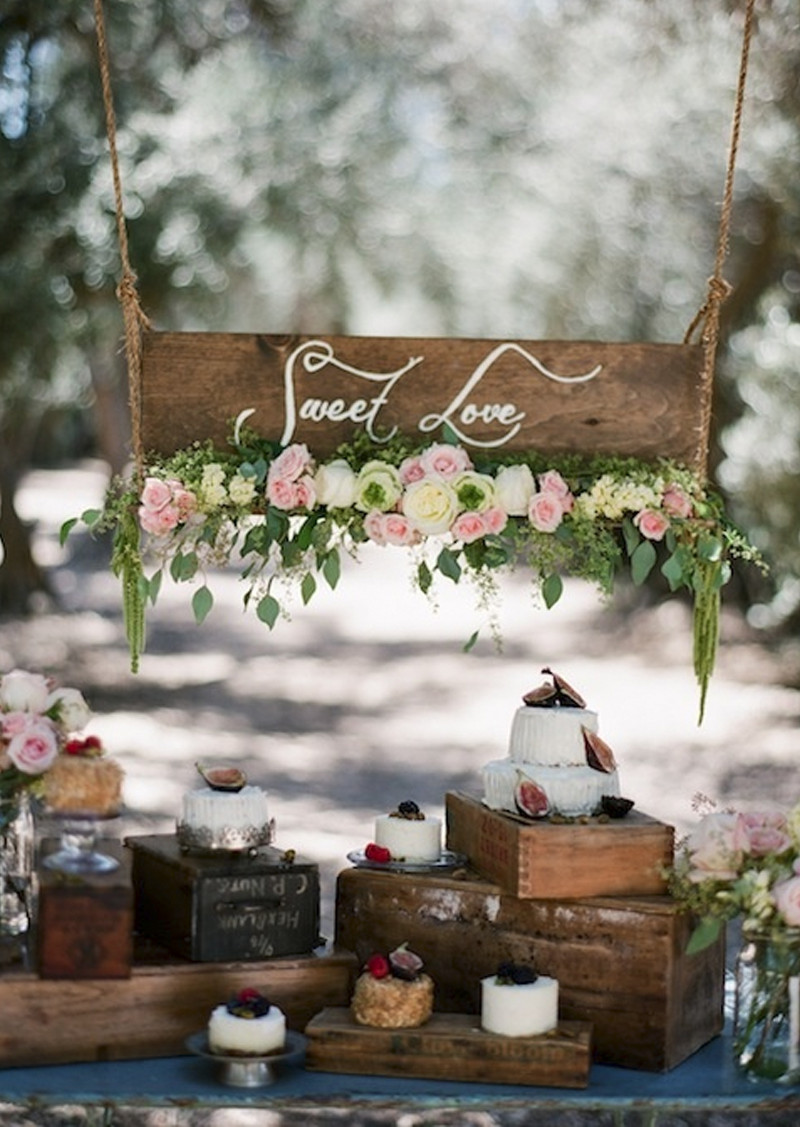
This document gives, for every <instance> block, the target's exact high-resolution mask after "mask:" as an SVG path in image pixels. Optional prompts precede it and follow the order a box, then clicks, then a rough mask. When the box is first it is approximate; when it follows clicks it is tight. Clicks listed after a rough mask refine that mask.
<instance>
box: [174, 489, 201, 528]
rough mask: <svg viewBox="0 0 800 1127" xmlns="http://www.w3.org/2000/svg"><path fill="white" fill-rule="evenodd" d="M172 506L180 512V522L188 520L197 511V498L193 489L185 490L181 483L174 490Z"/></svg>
mask: <svg viewBox="0 0 800 1127" xmlns="http://www.w3.org/2000/svg"><path fill="white" fill-rule="evenodd" d="M172 504H173V505H174V506H175V508H176V509H177V510H178V520H181V521H184V520H188V519H189V517H190V516H191V515H192V513H193V512H195V511H196V509H197V498H196V497H195V495H194V493H192V491H191V489H184V488H183V486H182V485H181V484H180V482H176V483H175V488H174V489H173V490H172Z"/></svg>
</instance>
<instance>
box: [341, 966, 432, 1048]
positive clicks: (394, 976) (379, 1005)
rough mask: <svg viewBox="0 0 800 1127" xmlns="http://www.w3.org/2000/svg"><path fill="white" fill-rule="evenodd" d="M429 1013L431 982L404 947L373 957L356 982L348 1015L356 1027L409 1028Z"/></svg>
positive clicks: (426, 1018)
mask: <svg viewBox="0 0 800 1127" xmlns="http://www.w3.org/2000/svg"><path fill="white" fill-rule="evenodd" d="M432 1011H433V980H432V979H431V977H430V976H429V975H427V974H424V973H423V972H422V960H421V959H420V957H419V956H418V955H415V954H414V952H413V951H409V950H408V948H407V947H406V946H405V945H404V946H402V947H398V948H397V949H396V950H395V951H392V952H391V954H389V955H380V954H377V955H373V956H372V957H371V958H370V959H369V960H368V961H367V965H366V967H365V968H364V971H363V972H362V973H361V974H360V975H359V976H358V978H357V979H356V984H355V989H354V991H353V999H352V1003H351V1012H352V1014H353V1018H354V1020H355V1021H357V1022H358V1024H359V1025H369V1026H373V1027H374V1028H378V1029H413V1028H415V1027H416V1026H419V1025H424V1024H425V1022H426V1021H427V1020H428V1018H429V1017H430V1016H431V1013H432Z"/></svg>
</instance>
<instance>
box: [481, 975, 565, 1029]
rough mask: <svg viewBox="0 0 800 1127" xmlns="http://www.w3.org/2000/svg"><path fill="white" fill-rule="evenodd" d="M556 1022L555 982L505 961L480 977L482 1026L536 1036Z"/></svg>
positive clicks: (556, 991) (556, 985)
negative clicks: (493, 971) (495, 970)
mask: <svg viewBox="0 0 800 1127" xmlns="http://www.w3.org/2000/svg"><path fill="white" fill-rule="evenodd" d="M557 1025H558V982H557V981H556V979H555V978H548V977H547V976H546V975H537V974H535V973H534V972H533V971H530V970H529V968H527V967H517V966H514V965H513V964H505V965H503V966H501V967H500V968H499V969H498V972H497V974H493V975H490V976H489V977H488V978H483V979H481V1028H482V1029H485V1030H486V1032H487V1033H499V1034H501V1035H502V1036H504V1037H536V1036H539V1035H540V1034H542V1033H549V1032H550V1031H551V1030H553V1029H555V1028H556V1026H557Z"/></svg>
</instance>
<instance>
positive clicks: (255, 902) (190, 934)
mask: <svg viewBox="0 0 800 1127" xmlns="http://www.w3.org/2000/svg"><path fill="white" fill-rule="evenodd" d="M125 843H126V845H128V846H129V848H130V849H131V851H132V853H133V887H134V894H135V903H136V930H137V931H139V932H140V933H141V934H142V935H146V936H147V937H148V938H150V939H152V940H154V941H155V942H156V943H160V944H162V945H163V946H164V947H166V948H168V950H170V951H172V952H173V953H174V954H176V955H182V956H183V957H185V958H188V959H197V960H198V961H200V962H230V961H233V960H244V959H253V960H256V961H257V960H259V959H266V958H277V957H280V956H286V955H302V954H308V953H309V952H311V951H313V950H314V948H315V947H317V946H319V945H320V943H321V942H322V941H321V939H320V935H319V867H318V866H317V865H316V864H313V863H312V862H310V861H304V860H303V859H302V858H301V857H295V859H294V860H293V861H292V863H291V864H285V863H283V862H282V861H281V859H280V858H281V854H280V853H279V851H278V850H276V849H262V850H258V852H257V853H256V854H255V856H253V857H250V856H247V854H244V853H242V854H239V853H229V852H219V853H215V854H208V855H196V854H191V853H184V852H183V851H182V850H181V848H180V846H179V844H178V840H177V838H176V836H175V835H174V834H148V835H142V836H138V837H137V836H133V837H128V838H126V840H125Z"/></svg>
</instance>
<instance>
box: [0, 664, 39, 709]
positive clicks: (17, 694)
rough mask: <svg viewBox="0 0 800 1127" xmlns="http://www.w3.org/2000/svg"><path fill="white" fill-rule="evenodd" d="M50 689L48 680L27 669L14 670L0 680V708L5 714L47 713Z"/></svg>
mask: <svg viewBox="0 0 800 1127" xmlns="http://www.w3.org/2000/svg"><path fill="white" fill-rule="evenodd" d="M49 694H50V689H49V687H48V684H47V678H46V677H42V675H41V674H40V673H28V672H27V670H25V669H12V670H11V672H10V673H6V675H5V677H3V678H2V679H0V708H2V709H3V710H4V711H5V712H45V711H46V709H47V698H48V696H49Z"/></svg>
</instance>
